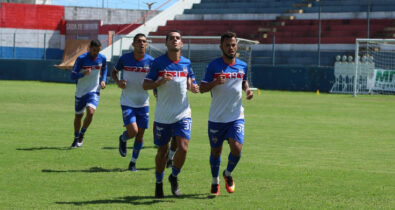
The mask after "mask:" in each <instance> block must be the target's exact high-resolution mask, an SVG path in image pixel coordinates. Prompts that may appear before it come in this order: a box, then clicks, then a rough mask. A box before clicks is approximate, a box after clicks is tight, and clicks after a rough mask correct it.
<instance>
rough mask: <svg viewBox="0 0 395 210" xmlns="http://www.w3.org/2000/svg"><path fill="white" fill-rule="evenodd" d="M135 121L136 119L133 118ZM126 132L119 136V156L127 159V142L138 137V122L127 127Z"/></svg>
mask: <svg viewBox="0 0 395 210" xmlns="http://www.w3.org/2000/svg"><path fill="white" fill-rule="evenodd" d="M132 118H134V119H135V117H132ZM125 128H126V130H125V131H124V132H123V133H122V134H121V135H120V136H119V148H118V150H119V154H120V155H121V156H122V157H126V154H127V147H126V146H127V141H128V140H129V139H131V138H133V137H135V136H136V135H137V132H138V127H137V124H136V122H132V123H129V124H127V125H125Z"/></svg>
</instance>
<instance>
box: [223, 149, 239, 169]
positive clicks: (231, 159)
mask: <svg viewBox="0 0 395 210" xmlns="http://www.w3.org/2000/svg"><path fill="white" fill-rule="evenodd" d="M240 157H241V153H240V155H239V156H237V157H236V156H234V155H232V153H229V157H228V166H227V167H226V170H227V171H229V172H232V171H233V169H235V167H236V165H237V163H238V162H239V160H240Z"/></svg>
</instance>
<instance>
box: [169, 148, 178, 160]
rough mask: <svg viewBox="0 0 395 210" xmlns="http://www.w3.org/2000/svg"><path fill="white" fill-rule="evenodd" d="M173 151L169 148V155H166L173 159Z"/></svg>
mask: <svg viewBox="0 0 395 210" xmlns="http://www.w3.org/2000/svg"><path fill="white" fill-rule="evenodd" d="M175 153H176V151H173V150H169V155H168V157H169V159H170V160H173V157H174V154H175Z"/></svg>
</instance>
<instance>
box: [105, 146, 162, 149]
mask: <svg viewBox="0 0 395 210" xmlns="http://www.w3.org/2000/svg"><path fill="white" fill-rule="evenodd" d="M156 148H157V147H156V146H143V148H142V149H156ZM102 149H119V148H118V147H102ZM128 149H133V147H128Z"/></svg>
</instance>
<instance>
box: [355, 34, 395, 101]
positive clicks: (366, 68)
mask: <svg viewBox="0 0 395 210" xmlns="http://www.w3.org/2000/svg"><path fill="white" fill-rule="evenodd" d="M354 58H355V68H354V78H353V83H354V84H353V95H354V96H357V94H375V93H376V94H395V39H356V42H355V57H354Z"/></svg>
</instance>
